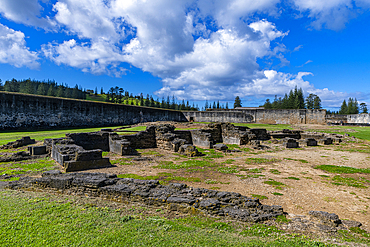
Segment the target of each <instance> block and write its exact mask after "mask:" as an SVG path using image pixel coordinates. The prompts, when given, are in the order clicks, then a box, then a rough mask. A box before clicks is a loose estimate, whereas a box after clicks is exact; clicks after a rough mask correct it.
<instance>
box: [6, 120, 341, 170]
mask: <svg viewBox="0 0 370 247" xmlns="http://www.w3.org/2000/svg"><path fill="white" fill-rule="evenodd" d="M341 138H343V136H341V135H336V134H324V133H314V132H302V131H297V130H288V129H284V130H282V131H267V130H266V129H258V128H255V129H250V128H248V127H243V126H234V125H233V124H230V123H211V124H208V125H207V126H206V127H204V128H201V129H196V130H175V127H174V126H173V125H171V124H159V125H151V126H148V127H147V128H146V130H145V131H140V132H138V133H135V134H132V135H120V134H118V133H116V132H114V131H112V130H111V129H102V130H101V131H98V132H91V133H69V134H66V137H65V138H56V139H45V140H44V146H30V147H28V152H24V151H23V152H18V153H15V154H13V155H11V157H1V160H0V161H12V160H13V161H18V160H23V159H30V158H32V157H34V156H37V155H45V154H50V156H51V158H52V159H54V160H55V161H57V162H58V163H59V164H60V165H61V166H62V167H63V169H64V171H65V172H72V171H80V170H87V169H95V168H103V167H109V166H111V164H110V162H109V159H107V158H103V157H102V152H103V151H104V152H112V153H116V154H118V155H136V154H137V151H136V149H143V148H160V149H164V150H168V151H170V152H178V153H180V154H183V155H186V156H189V157H195V156H201V155H202V153H200V152H199V151H198V149H197V148H196V147H201V148H207V149H209V148H214V149H215V150H218V151H222V152H231V151H237V150H229V148H228V146H227V145H226V144H236V145H249V146H250V147H252V148H254V149H265V148H268V146H266V145H263V142H264V141H270V142H271V143H273V144H281V145H284V146H285V147H286V148H298V147H299V146H300V145H303V146H317V145H318V144H320V145H330V144H333V143H340V142H341ZM34 143H35V140H33V139H30V138H29V137H23V138H22V139H20V140H17V141H15V142H10V143H8V144H6V145H4V146H2V147H0V148H3V149H4V148H16V147H20V146H25V145H30V144H34ZM4 159H5V160H4Z"/></svg>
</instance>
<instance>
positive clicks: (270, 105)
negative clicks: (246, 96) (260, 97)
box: [263, 99, 272, 109]
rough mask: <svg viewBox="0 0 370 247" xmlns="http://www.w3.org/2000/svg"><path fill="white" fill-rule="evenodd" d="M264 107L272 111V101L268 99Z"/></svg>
mask: <svg viewBox="0 0 370 247" xmlns="http://www.w3.org/2000/svg"><path fill="white" fill-rule="evenodd" d="M263 107H264V108H265V109H272V104H271V102H270V99H266V102H265V104H263Z"/></svg>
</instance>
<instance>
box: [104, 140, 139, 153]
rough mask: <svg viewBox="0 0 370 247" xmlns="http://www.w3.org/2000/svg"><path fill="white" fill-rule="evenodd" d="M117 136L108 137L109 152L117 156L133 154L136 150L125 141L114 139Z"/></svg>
mask: <svg viewBox="0 0 370 247" xmlns="http://www.w3.org/2000/svg"><path fill="white" fill-rule="evenodd" d="M115 137H116V138H118V135H111V136H110V137H109V151H110V152H112V153H115V154H119V155H130V154H135V153H136V150H135V149H133V148H132V147H131V143H130V142H129V141H128V140H127V139H114V138H115Z"/></svg>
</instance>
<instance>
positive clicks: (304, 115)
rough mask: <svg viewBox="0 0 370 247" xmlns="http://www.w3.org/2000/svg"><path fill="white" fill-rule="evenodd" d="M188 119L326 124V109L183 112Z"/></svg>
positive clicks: (195, 120) (200, 120) (196, 120)
mask: <svg viewBox="0 0 370 247" xmlns="http://www.w3.org/2000/svg"><path fill="white" fill-rule="evenodd" d="M184 114H185V116H186V118H187V120H188V121H194V122H230V123H262V124H326V121H325V116H326V110H307V109H304V110H296V109H284V110H272V109H252V110H248V109H246V110H245V109H242V110H235V109H231V110H222V111H202V112H184Z"/></svg>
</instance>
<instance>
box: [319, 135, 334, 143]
mask: <svg viewBox="0 0 370 247" xmlns="http://www.w3.org/2000/svg"><path fill="white" fill-rule="evenodd" d="M318 143H319V144H321V145H331V144H333V139H331V138H329V137H328V138H323V139H320V140H319V141H318Z"/></svg>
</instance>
